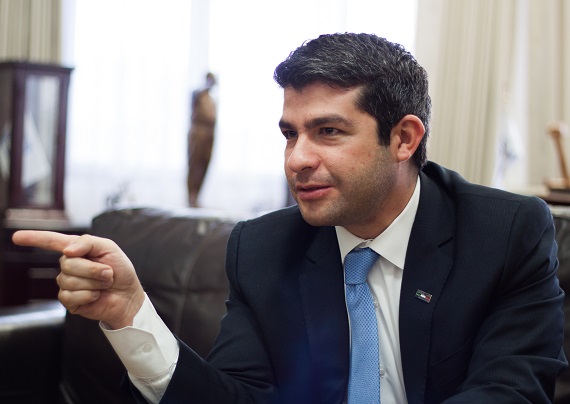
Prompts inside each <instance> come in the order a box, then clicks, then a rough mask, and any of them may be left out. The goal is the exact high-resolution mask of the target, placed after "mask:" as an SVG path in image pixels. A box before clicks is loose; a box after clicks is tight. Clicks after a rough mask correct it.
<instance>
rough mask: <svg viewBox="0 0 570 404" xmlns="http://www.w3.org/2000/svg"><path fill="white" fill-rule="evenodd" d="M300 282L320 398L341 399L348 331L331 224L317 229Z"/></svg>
mask: <svg viewBox="0 0 570 404" xmlns="http://www.w3.org/2000/svg"><path fill="white" fill-rule="evenodd" d="M299 285H300V290H301V300H302V306H303V314H304V317H305V324H306V325H307V336H308V340H309V348H310V352H311V358H310V361H311V369H314V374H313V376H314V381H315V382H316V383H317V385H316V386H315V387H316V388H317V390H318V397H319V401H321V402H326V403H339V402H342V400H343V399H344V395H345V391H346V385H347V382H348V366H349V365H348V361H349V334H348V316H347V313H346V306H345V304H344V275H343V271H342V263H341V260H340V251H339V248H338V242H337V238H336V232H335V230H334V228H333V227H323V228H321V229H319V231H318V233H317V235H316V237H315V238H314V239H313V243H312V245H310V246H309V248H308V251H307V258H306V260H305V261H304V265H303V267H302V268H301V272H300V274H299Z"/></svg>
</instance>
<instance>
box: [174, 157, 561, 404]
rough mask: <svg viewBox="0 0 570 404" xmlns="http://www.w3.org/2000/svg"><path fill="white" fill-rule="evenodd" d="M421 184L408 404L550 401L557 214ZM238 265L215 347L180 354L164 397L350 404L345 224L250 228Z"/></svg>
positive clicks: (410, 258) (410, 272)
mask: <svg viewBox="0 0 570 404" xmlns="http://www.w3.org/2000/svg"><path fill="white" fill-rule="evenodd" d="M420 179H421V194H420V202H419V207H418V212H417V215H416V219H415V222H414V225H413V228H412V233H411V236H410V241H409V245H408V250H407V256H406V262H405V268H404V275H403V281H402V290H401V298H400V344H401V354H402V367H403V372H404V379H405V388H406V394H407V398H408V401H409V402H410V403H436V402H437V403H439V402H442V401H444V400H446V399H447V401H446V402H450V403H451V402H453V403H459V402H462V403H489V402H493V403H511V402H512V403H521V402H527V401H528V402H532V403H542V402H548V401H549V398H550V397H552V395H553V391H554V383H555V378H556V376H557V375H558V373H559V372H560V371H561V369H562V368H563V367H564V366H565V364H566V361H565V359H564V357H563V354H561V346H562V338H563V322H564V318H563V314H562V299H563V292H562V291H561V290H560V288H559V286H558V280H557V278H556V268H557V265H558V263H557V259H556V244H555V242H554V227H553V224H552V217H551V214H550V211H549V209H548V207H547V206H546V205H545V204H544V203H543V202H542V201H541V200H539V199H537V198H530V197H523V196H519V195H513V194H509V193H506V192H501V191H498V190H494V189H490V188H485V187H481V186H476V185H473V184H470V183H468V182H466V181H465V180H463V179H462V178H461V177H460V176H459V175H457V174H456V173H454V172H452V171H448V170H446V169H444V168H441V167H439V166H437V165H436V164H433V163H428V165H427V166H426V167H425V169H424V170H423V172H422V173H421V174H420ZM226 265H227V273H228V277H229V280H230V296H229V300H228V302H227V309H228V311H227V315H226V316H225V317H224V319H223V321H222V328H221V331H220V334H219V336H218V338H217V341H216V344H215V347H214V349H213V350H212V352H211V354H210V355H209V357H208V358H207V361H204V360H202V359H200V358H199V357H198V356H197V355H196V354H195V353H193V352H192V351H191V350H190V349H188V348H187V347H185V346H182V347H181V352H180V357H179V361H178V364H177V367H176V371H175V373H174V377H173V378H172V380H171V382H170V385H169V387H168V389H167V392H166V394H165V396H164V401H165V402H177V401H180V402H187V401H189V402H209V403H227V402H271V403H273V402H276V403H294V404H298V403H321V402H322V403H341V402H342V401H343V399H344V397H345V390H346V386H347V380H348V362H349V328H348V319H347V312H346V307H345V302H344V286H343V269H342V264H341V259H340V252H339V248H338V242H337V239H336V233H335V230H334V228H333V227H313V226H310V225H308V224H307V223H306V222H305V221H304V220H303V219H302V217H301V215H300V213H299V210H298V208H297V207H292V208H288V209H284V210H281V211H278V212H274V213H271V214H269V215H266V216H264V217H261V218H257V219H254V220H250V221H246V222H242V223H240V224H238V225H237V226H236V227H235V229H234V231H233V233H232V235H231V237H230V240H229V243H228V251H227V264H226ZM418 289H420V290H422V291H425V292H427V293H430V294H431V295H432V296H433V297H432V299H431V301H430V302H429V303H426V302H425V301H422V300H420V299H418V298H416V297H415V295H416V291H417V290H418Z"/></svg>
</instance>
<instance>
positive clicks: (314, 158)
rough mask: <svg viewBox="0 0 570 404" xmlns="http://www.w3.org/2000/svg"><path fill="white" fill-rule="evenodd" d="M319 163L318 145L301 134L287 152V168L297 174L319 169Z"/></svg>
mask: <svg viewBox="0 0 570 404" xmlns="http://www.w3.org/2000/svg"><path fill="white" fill-rule="evenodd" d="M319 161H320V158H319V153H318V149H317V145H315V144H314V143H313V142H312V141H311V139H310V138H309V137H308V136H304V135H301V134H299V135H298V137H297V139H296V141H295V144H294V145H292V146H291V148H290V149H288V150H287V151H286V166H287V168H288V169H289V170H291V171H293V172H296V173H300V172H301V171H303V170H307V169H315V168H317V166H318V165H319Z"/></svg>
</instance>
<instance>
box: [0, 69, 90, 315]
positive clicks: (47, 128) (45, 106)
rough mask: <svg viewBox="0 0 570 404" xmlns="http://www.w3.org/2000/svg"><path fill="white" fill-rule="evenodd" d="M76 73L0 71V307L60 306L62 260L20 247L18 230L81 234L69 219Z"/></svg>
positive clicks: (57, 70)
mask: <svg viewBox="0 0 570 404" xmlns="http://www.w3.org/2000/svg"><path fill="white" fill-rule="evenodd" d="M70 75H71V69H70V68H67V67H62V66H55V65H42V64H35V63H25V62H1V63H0V305H14V304H24V303H28V302H29V301H31V300H36V299H55V298H56V297H57V285H56V283H55V280H54V278H55V275H56V274H57V272H58V270H57V268H58V267H59V263H58V260H59V254H57V253H52V252H45V251H40V250H37V249H32V248H23V247H18V246H15V245H14V244H13V243H12V242H11V236H12V234H13V233H14V231H16V230H19V229H45V230H54V231H62V232H64V233H70V234H78V233H84V232H86V229H83V228H74V227H73V226H71V225H70V224H69V223H68V221H67V218H66V215H65V206H64V173H65V140H66V123H67V95H68V88H69V81H70Z"/></svg>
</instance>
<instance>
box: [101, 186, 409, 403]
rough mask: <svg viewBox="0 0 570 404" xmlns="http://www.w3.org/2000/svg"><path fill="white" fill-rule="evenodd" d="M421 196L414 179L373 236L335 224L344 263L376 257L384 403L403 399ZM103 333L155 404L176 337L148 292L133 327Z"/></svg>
mask: <svg viewBox="0 0 570 404" xmlns="http://www.w3.org/2000/svg"><path fill="white" fill-rule="evenodd" d="M419 199H420V180H419V177H418V180H417V183H416V187H415V190H414V193H413V195H412V198H411V199H410V201H409V202H408V204H407V206H406V207H405V208H404V210H403V211H402V213H400V215H399V216H398V217H397V218H396V219H395V220H394V221H393V222H392V224H391V225H390V226H389V227H388V228H387V229H386V230H384V232H382V234H380V235H379V236H378V237H376V238H375V239H373V240H363V239H361V238H359V237H356V236H355V235H353V234H352V233H350V232H349V231H347V230H346V229H344V228H343V227H336V233H337V238H338V243H339V247H340V254H341V259H342V262H343V263H344V258H345V257H346V255H347V254H348V253H349V252H350V250H352V249H353V248H354V247H356V246H362V247H364V246H366V247H370V248H372V249H373V250H374V251H376V252H377V253H378V254H380V258H379V259H378V261H377V262H376V263H375V264H374V266H373V267H372V269H371V270H370V273H369V274H368V284H369V285H370V288H371V291H372V294H373V297H374V303H375V307H376V318H377V320H378V337H379V344H380V347H379V348H380V349H379V352H380V377H381V380H380V399H381V402H383V403H406V402H407V400H406V392H405V389H404V376H403V372H402V360H401V355H400V335H399V321H398V320H399V317H398V316H399V307H400V289H401V285H402V273H403V268H404V261H405V258H406V251H407V248H408V241H409V238H410V233H411V231H412V225H413V223H414V218H415V216H416V212H417V209H418V203H419ZM100 326H101V329H102V330H103V332H104V334H105V336H106V337H107V338H108V340H109V342H110V343H111V345H112V347H113V349H114V350H115V351H116V352H117V355H118V356H119V358H120V359H121V361H122V362H123V365H124V366H125V368H126V369H127V372H128V374H129V378H130V380H131V381H132V383H133V384H134V386H135V387H136V388H137V389H138V390H139V391H140V392H141V394H142V395H143V396H144V397H145V399H146V400H147V401H148V402H149V403H158V402H159V401H160V399H161V398H162V396H163V395H164V392H165V391H166V388H167V387H168V383H169V382H170V379H171V378H172V375H173V374H174V369H175V368H176V362H177V360H178V354H179V351H180V349H179V346H178V341H177V340H176V338H175V337H174V336H173V335H172V333H171V331H170V330H169V329H168V327H167V326H166V325H165V324H164V322H163V321H162V319H161V318H160V317H159V316H158V314H157V313H156V311H155V309H154V307H153V306H152V303H151V302H150V300H149V298H148V296H147V297H146V299H145V302H144V303H143V305H142V307H141V309H140V310H139V312H138V313H137V315H136V316H135V319H134V321H133V325H132V326H130V327H125V328H122V329H120V330H109V329H108V328H107V327H106V326H105V324H103V323H101V324H100Z"/></svg>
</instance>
